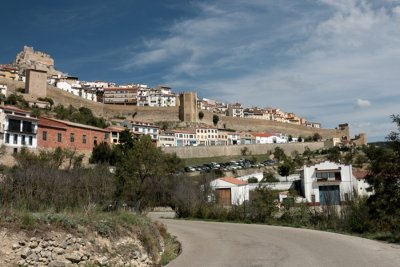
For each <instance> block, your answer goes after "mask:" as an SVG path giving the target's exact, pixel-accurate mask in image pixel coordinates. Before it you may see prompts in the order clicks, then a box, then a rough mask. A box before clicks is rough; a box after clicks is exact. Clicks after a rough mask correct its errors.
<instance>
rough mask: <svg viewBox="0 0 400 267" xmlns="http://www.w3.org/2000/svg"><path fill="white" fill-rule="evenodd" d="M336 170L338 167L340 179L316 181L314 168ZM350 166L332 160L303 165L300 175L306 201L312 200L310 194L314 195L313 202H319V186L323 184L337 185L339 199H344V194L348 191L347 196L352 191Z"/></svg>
mask: <svg viewBox="0 0 400 267" xmlns="http://www.w3.org/2000/svg"><path fill="white" fill-rule="evenodd" d="M316 168H317V169H318V170H337V169H339V168H341V169H340V175H341V181H332V182H317V178H316V170H315V169H316ZM352 176H353V174H352V166H351V165H344V164H338V163H334V162H329V161H325V162H322V163H319V164H315V165H312V166H306V165H305V166H304V173H303V176H302V180H301V181H302V183H301V184H302V188H303V192H304V196H305V198H306V199H307V202H310V203H311V202H312V195H314V196H315V202H316V203H319V202H320V198H319V186H325V185H339V189H340V201H344V200H345V199H344V194H346V193H348V194H349V197H351V196H352V193H353V179H352Z"/></svg>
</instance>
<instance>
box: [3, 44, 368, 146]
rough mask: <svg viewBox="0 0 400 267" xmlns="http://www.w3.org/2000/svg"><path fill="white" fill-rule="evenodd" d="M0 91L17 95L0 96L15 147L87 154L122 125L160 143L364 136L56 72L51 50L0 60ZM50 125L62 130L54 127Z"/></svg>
mask: <svg viewBox="0 0 400 267" xmlns="http://www.w3.org/2000/svg"><path fill="white" fill-rule="evenodd" d="M0 94H1V95H2V99H3V100H7V99H8V100H9V98H10V97H11V98H16V99H18V97H19V98H21V99H23V102H22V103H19V102H18V101H14V102H13V101H6V103H12V104H14V106H2V107H1V109H2V113H1V114H2V116H1V119H2V121H3V123H2V125H3V129H2V133H3V139H2V143H3V144H4V145H6V146H9V147H12V148H13V149H14V151H18V148H19V147H24V146H27V147H28V148H32V149H36V148H55V147H58V146H61V147H63V146H65V147H74V148H75V149H77V150H81V151H87V152H90V151H91V150H92V148H93V146H95V145H97V144H99V143H101V142H107V143H110V144H118V143H119V134H120V133H121V132H122V131H124V130H125V129H128V130H129V131H131V132H132V133H133V134H135V135H137V136H140V135H149V136H150V137H151V139H152V141H153V142H154V143H155V144H157V146H159V147H183V146H190V147H197V146H234V145H253V144H256V145H257V144H274V143H278V144H279V143H281V144H282V143H296V142H300V143H301V142H305V141H325V142H328V143H329V144H330V145H337V144H340V145H350V144H365V143H366V136H365V135H364V134H361V135H358V136H356V138H354V139H351V138H350V134H349V127H348V125H347V124H341V125H339V126H338V128H336V129H323V128H322V127H321V124H320V123H317V122H310V121H308V120H306V119H305V118H301V117H299V116H297V115H296V114H295V113H293V112H284V111H282V110H280V109H279V108H259V107H243V106H242V105H241V104H240V103H231V104H227V103H223V102H219V101H216V100H211V99H205V98H199V97H198V96H197V93H196V92H181V93H176V92H173V90H172V88H171V87H169V86H165V85H157V86H155V87H154V88H151V87H149V86H148V85H145V84H126V85H117V84H115V83H112V82H104V81H81V80H79V78H78V77H76V76H71V75H68V74H66V73H64V72H62V71H59V70H56V69H55V64H54V59H53V58H51V56H50V55H48V54H46V53H43V52H39V51H35V50H34V49H33V48H32V47H27V46H25V47H24V48H23V51H21V52H20V53H18V54H17V56H16V59H15V61H14V62H13V63H12V64H5V65H0ZM63 105H64V106H65V108H67V107H68V105H71V107H70V108H72V107H75V108H76V111H77V110H78V109H79V108H82V107H86V108H87V109H89V110H90V111H91V112H93V116H95V115H97V116H100V117H103V118H104V120H105V121H107V122H106V124H104V125H102V127H96V126H98V125H93V124H92V125H85V123H80V122H79V121H77V120H72V121H71V120H68V119H67V120H65V119H62V118H60V116H58V117H57V112H54V111H55V110H57V109H56V107H57V106H59V107H61V106H63ZM52 108H53V110H52ZM40 110H42V112H41V111H40ZM58 110H59V109H58ZM32 111H34V112H32ZM43 111H45V112H43ZM16 117H18V119H16ZM107 125H108V127H106V126H107ZM57 127H58V128H59V129H62V130H61V131H60V130H55V128H57ZM20 129H22V131H20Z"/></svg>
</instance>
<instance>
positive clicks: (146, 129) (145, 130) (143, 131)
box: [121, 120, 160, 142]
mask: <svg viewBox="0 0 400 267" xmlns="http://www.w3.org/2000/svg"><path fill="white" fill-rule="evenodd" d="M121 126H124V127H126V128H128V129H129V130H130V131H131V132H132V133H133V134H134V135H135V136H142V135H148V136H150V137H151V140H152V141H153V142H157V141H158V135H159V134H160V128H159V127H158V126H156V125H155V124H154V123H151V122H141V121H131V120H124V121H123V122H121Z"/></svg>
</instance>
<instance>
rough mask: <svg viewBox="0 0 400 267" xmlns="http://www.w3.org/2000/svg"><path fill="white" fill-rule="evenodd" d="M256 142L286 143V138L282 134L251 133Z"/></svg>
mask: <svg viewBox="0 0 400 267" xmlns="http://www.w3.org/2000/svg"><path fill="white" fill-rule="evenodd" d="M252 135H253V136H254V138H255V141H256V144H273V143H278V144H279V143H287V142H288V138H287V136H285V135H283V134H270V133H252Z"/></svg>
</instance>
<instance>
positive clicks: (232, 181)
mask: <svg viewBox="0 0 400 267" xmlns="http://www.w3.org/2000/svg"><path fill="white" fill-rule="evenodd" d="M220 179H221V180H223V181H225V182H228V183H230V184H235V185H245V184H247V182H246V181H242V180H239V179H236V178H233V177H224V178H220Z"/></svg>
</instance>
